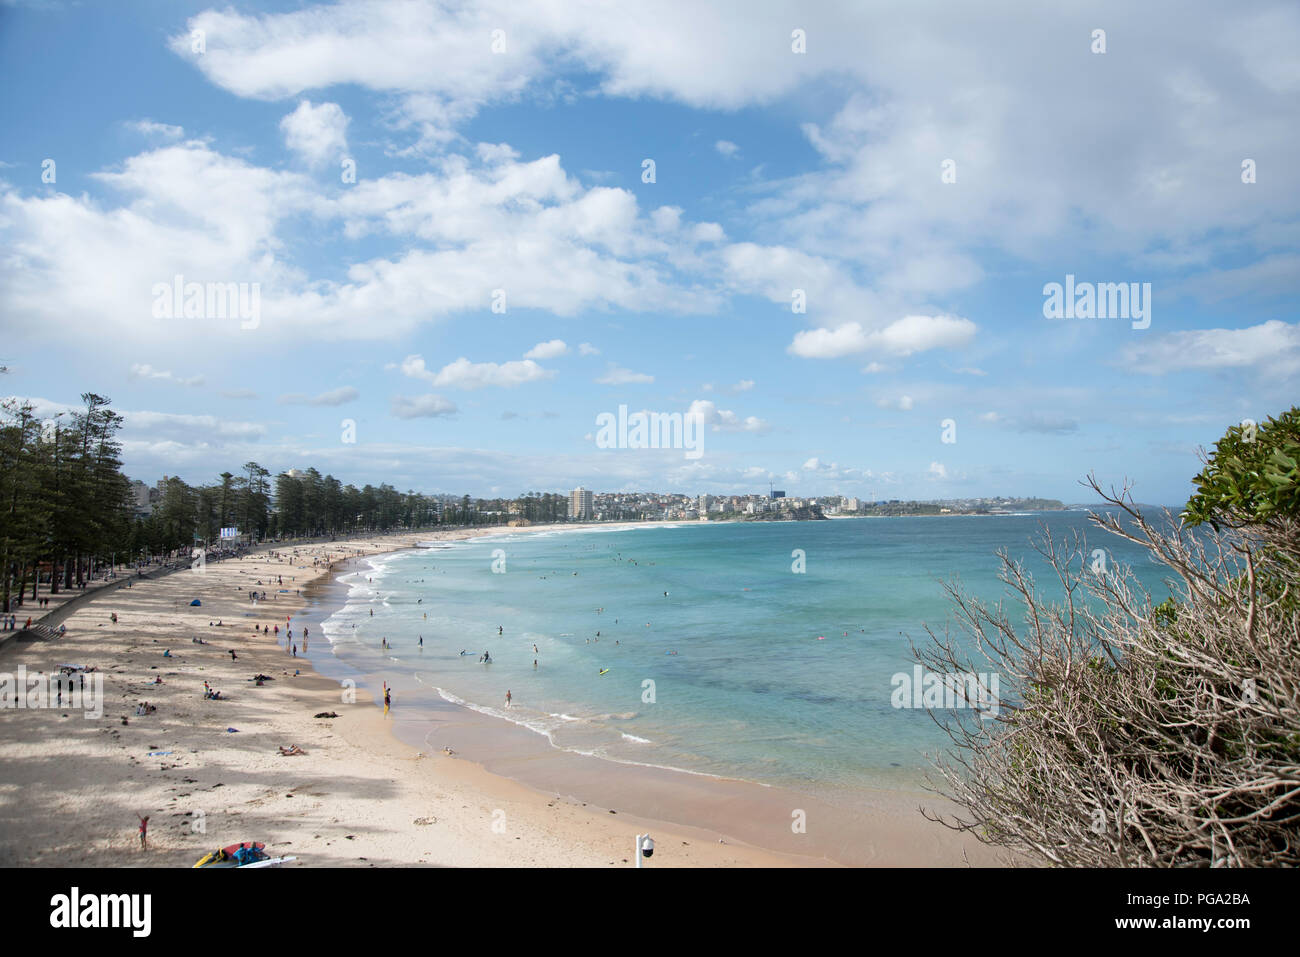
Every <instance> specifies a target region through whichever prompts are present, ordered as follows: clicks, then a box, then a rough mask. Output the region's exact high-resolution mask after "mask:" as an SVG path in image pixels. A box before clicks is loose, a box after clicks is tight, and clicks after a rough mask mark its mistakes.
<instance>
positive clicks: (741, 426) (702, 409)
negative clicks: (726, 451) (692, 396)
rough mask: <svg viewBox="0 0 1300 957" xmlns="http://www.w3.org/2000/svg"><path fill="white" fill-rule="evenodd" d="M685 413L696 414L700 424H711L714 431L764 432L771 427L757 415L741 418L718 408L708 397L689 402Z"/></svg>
mask: <svg viewBox="0 0 1300 957" xmlns="http://www.w3.org/2000/svg"><path fill="white" fill-rule="evenodd" d="M687 414H688V415H693V416H696V417H697V418H698V419H699V421H700V424H701V425H707V426H712V428H713V431H715V432H766V431H768V430H769V429H770V428H771V426H770V425H768V423H766V422H764V421H763V420H762V419H760V418H758V417H757V416H754V415H749V416H745V417H744V418H742V417H741V416H739V415H737V414H736V413H735V412H731V411H728V410H727V409H719V408H718V406H717V404H716V403H714V402H711V401H710V400H708V399H696V400H695V401H694V402H692V403H691V407H690V409H689V410H687Z"/></svg>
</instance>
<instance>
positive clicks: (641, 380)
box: [596, 362, 655, 385]
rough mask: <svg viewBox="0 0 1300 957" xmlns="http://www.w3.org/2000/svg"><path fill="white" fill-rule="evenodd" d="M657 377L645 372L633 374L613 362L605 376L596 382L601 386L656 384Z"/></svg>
mask: <svg viewBox="0 0 1300 957" xmlns="http://www.w3.org/2000/svg"><path fill="white" fill-rule="evenodd" d="M654 380H655V377H654V376H652V375H647V374H645V373H644V372H633V371H632V370H631V369H624V368H623V367H622V366H620V365H617V364H615V363H613V362H611V363H609V365H608V366H607V367H606V368H605V374H604V375H603V376H601V377H600V378H599V379H597V380H596V382H597V384H599V385H630V384H645V383H649V382H654Z"/></svg>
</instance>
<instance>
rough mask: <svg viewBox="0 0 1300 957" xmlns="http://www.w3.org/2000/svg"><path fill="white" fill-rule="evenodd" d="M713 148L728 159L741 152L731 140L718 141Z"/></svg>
mask: <svg viewBox="0 0 1300 957" xmlns="http://www.w3.org/2000/svg"><path fill="white" fill-rule="evenodd" d="M713 148H714V149H715V150H717V151H718V152H719V153H721V154H722V155H723V156H725V157H727V158H728V159H731V157H733V156H735V155H736V154H737V153H739V152H740V147H739V146H737V145H736V144H735V143H733V142H731V141H730V140H718V141H717V142H716V143H714V144H713Z"/></svg>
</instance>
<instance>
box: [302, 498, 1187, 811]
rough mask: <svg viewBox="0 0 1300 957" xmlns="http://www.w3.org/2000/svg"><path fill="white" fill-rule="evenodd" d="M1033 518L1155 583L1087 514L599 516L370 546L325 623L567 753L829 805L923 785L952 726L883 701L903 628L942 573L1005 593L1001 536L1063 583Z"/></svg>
mask: <svg viewBox="0 0 1300 957" xmlns="http://www.w3.org/2000/svg"><path fill="white" fill-rule="evenodd" d="M1041 523H1046V524H1047V526H1048V527H1049V528H1050V529H1051V531H1052V533H1053V535H1054V536H1056V537H1058V538H1059V537H1060V536H1062V535H1063V534H1067V533H1069V532H1070V531H1072V530H1079V531H1083V532H1085V533H1088V538H1089V546H1088V549H1089V553H1091V550H1092V549H1093V548H1096V547H1104V548H1105V549H1106V550H1107V553H1108V560H1109V561H1111V562H1116V561H1119V562H1125V563H1131V564H1132V565H1133V566H1134V570H1135V571H1136V572H1137V573H1138V574H1139V576H1140V577H1142V578H1143V580H1144V581H1146V583H1147V585H1148V587H1153V588H1159V579H1160V575H1159V574H1158V573H1159V571H1160V569H1158V568H1157V567H1155V566H1153V565H1151V564H1150V563H1149V562H1148V561H1147V559H1146V553H1145V552H1142V551H1140V550H1139V549H1137V548H1135V547H1134V546H1132V545H1130V544H1129V543H1127V542H1124V541H1122V540H1119V539H1116V538H1114V537H1112V536H1107V535H1105V534H1104V533H1102V532H1100V531H1098V530H1096V529H1092V528H1091V527H1090V526H1088V524H1087V522H1086V517H1085V516H1084V515H1083V514H1082V513H1077V512H1066V513H1060V512H1058V513H1044V514H1038V515H1025V516H993V517H944V518H890V519H862V520H840V521H829V522H790V523H746V524H729V523H728V524H723V523H712V524H710V523H691V524H686V525H680V526H664V525H657V524H656V525H648V526H646V527H644V528H634V529H627V530H608V529H600V528H599V527H594V528H592V529H590V530H584V531H580V532H574V531H567V530H566V531H563V532H559V531H557V532H528V533H523V534H506V535H502V536H499V537H496V536H494V537H491V538H486V539H476V540H473V541H469V542H463V543H437V545H436V546H435V547H431V548H426V549H419V550H416V551H410V552H401V553H395V554H392V555H387V556H380V557H378V558H373V559H368V560H366V562H365V563H363V565H362V569H361V570H360V571H358V572H354V573H351V574H349V575H345V576H344V577H343V581H344V582H345V583H347V585H348V587H349V594H348V600H347V602H346V604H345V605H344V607H343V608H342V609H341V610H339V611H337V612H335V613H334V614H333V615H331V616H330V617H329V618H328V619H327V620H326V622H325V623H324V631H325V634H326V636H327V637H329V639H330V640H331V642H332V644H333V649H334V651H335V653H336V654H337V655H338V656H339V657H340V658H341V659H342V660H343V661H344V662H346V663H348V664H350V665H351V666H352V667H354V668H356V669H358V670H359V671H360V672H362V673H365V674H377V675H387V676H389V680H390V681H397V682H401V683H403V684H405V685H406V686H408V687H413V688H425V689H429V693H430V695H432V694H436V695H438V696H440V697H441V699H442V700H444V701H449V702H452V703H455V704H458V705H463V706H465V707H469V708H472V709H474V710H477V711H480V712H483V713H486V714H491V715H495V716H499V717H503V718H505V719H507V720H510V721H513V722H515V723H517V724H520V725H522V726H524V727H527V728H529V729H531V730H533V731H535V732H536V733H538V734H540V735H545V736H546V738H547V739H548V740H549V741H550V742H551V743H552V744H553V745H554V746H555V747H557V748H562V749H565V750H570V751H574V752H577V753H583V754H592V755H596V756H599V757H604V758H608V759H612V760H617V761H624V762H632V763H640V764H648V765H653V766H662V767H672V768H677V769H682V770H686V771H692V772H697V773H704V774H711V775H719V776H723V777H734V778H742V779H746V780H751V781H757V782H760V783H766V784H773V785H780V786H788V787H797V788H799V789H800V790H802V791H805V792H811V793H814V794H820V795H823V796H827V797H831V796H833V795H835V794H836V793H843V792H845V791H853V790H855V789H859V788H864V787H872V788H880V787H884V788H891V787H896V788H909V789H910V788H914V787H915V786H916V785H917V783H918V782H919V780H920V778H921V776H922V773H923V772H924V770H925V769H926V768H927V767H928V766H929V763H930V762H929V760H928V759H927V757H926V755H927V754H934V753H936V752H937V751H939V750H940V749H942V748H943V747H944V745H945V742H946V740H947V739H946V737H945V736H944V735H943V733H942V732H941V731H940V730H939V729H938V728H937V727H936V726H935V724H934V722H933V721H932V720H931V718H930V716H929V714H928V712H927V711H926V710H924V709H911V708H896V707H894V706H893V702H892V701H891V697H892V695H893V691H894V684H893V683H892V679H893V677H894V676H895V675H896V674H899V673H904V674H907V675H911V674H912V669H913V665H914V664H915V662H914V660H913V658H912V656H911V652H910V647H909V641H908V638H909V636H910V637H911V638H912V639H913V640H915V641H916V642H917V644H918V645H919V644H922V643H923V641H924V640H925V634H924V630H923V625H924V624H926V623H928V624H930V625H932V626H935V627H936V629H938V628H941V627H942V625H943V624H944V622H945V620H946V619H947V618H948V616H949V614H950V605H949V604H948V601H947V599H946V597H945V595H944V594H943V591H942V589H941V586H940V582H941V581H945V580H950V579H952V578H957V579H959V580H960V581H961V583H962V585H963V587H964V588H965V589H966V590H968V591H969V592H971V593H973V594H975V595H978V596H980V597H982V598H985V599H988V600H997V599H998V598H1000V597H1003V596H1004V595H1005V590H1004V588H1003V586H1002V585H1001V584H1000V583H999V582H998V581H997V572H998V568H999V565H998V560H997V557H996V552H997V550H998V549H999V548H1006V549H1007V550H1009V551H1010V552H1011V553H1012V555H1013V556H1016V557H1022V558H1024V559H1025V560H1026V561H1027V562H1028V563H1029V566H1030V568H1031V569H1033V570H1035V571H1036V572H1037V574H1038V577H1039V580H1040V583H1041V584H1042V585H1043V586H1044V591H1046V592H1047V593H1049V594H1050V593H1051V592H1052V587H1051V586H1052V584H1053V583H1052V582H1050V581H1049V580H1048V576H1047V575H1045V574H1044V573H1045V572H1046V571H1047V569H1046V566H1045V565H1044V564H1043V563H1042V562H1041V560H1038V559H1037V556H1035V555H1033V553H1032V552H1031V550H1030V548H1029V546H1028V542H1029V540H1030V538H1032V537H1034V536H1036V535H1037V534H1039V532H1040V529H1039V525H1040V524H1041ZM799 552H802V568H803V571H802V572H800V571H797V570H796V569H797V568H799V567H800V555H799ZM494 568H495V569H496V570H495V571H494ZM1161 596H1163V589H1161ZM372 610H373V612H374V614H373V616H372V615H371V614H370V612H371V611H372ZM499 627H500V628H501V629H502V633H501V634H498V628H499ZM421 638H422V639H423V648H422V649H421V648H420V645H419V640H420V639H421ZM383 639H386V640H387V641H388V642H389V643H390V646H391V647H389V648H387V649H385V648H383V647H381V643H382V640H383ZM534 646H535V647H536V649H537V650H536V652H534V650H533V649H534ZM462 650H463V651H465V652H467V654H465V655H461V654H460V652H461V651H462ZM484 652H490V653H491V657H492V662H491V664H485V663H481V662H480V656H482V655H483V654H484ZM534 660H536V662H537V667H536V668H534V665H533V662H534ZM606 669H607V670H606ZM602 670H605V673H604V674H603V675H602V674H601V671H602ZM399 687H400V685H399ZM507 690H509V691H510V692H511V695H512V699H513V700H512V702H511V705H510V707H509V708H507V707H506V706H505V694H506V691H507ZM421 697H423V695H419V694H415V695H408V696H403V703H406V702H407V701H410V702H411V703H412V704H413V705H414V706H415V707H419V706H420V705H419V699H420V698H421Z"/></svg>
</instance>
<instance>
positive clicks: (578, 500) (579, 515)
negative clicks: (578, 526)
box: [569, 485, 596, 522]
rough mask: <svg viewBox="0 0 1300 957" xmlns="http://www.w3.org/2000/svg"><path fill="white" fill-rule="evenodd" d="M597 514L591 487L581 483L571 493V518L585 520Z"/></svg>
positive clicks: (578, 520) (579, 520)
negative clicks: (584, 486) (585, 486)
mask: <svg viewBox="0 0 1300 957" xmlns="http://www.w3.org/2000/svg"><path fill="white" fill-rule="evenodd" d="M595 514H596V509H595V505H594V502H593V498H592V493H591V490H590V489H585V488H583V487H582V486H581V485H579V486H578V487H577V488H575V489H574V490H573V491H572V492H570V493H569V518H571V519H573V520H574V521H577V522H584V521H588V520H590V519H592V518H594V517H595Z"/></svg>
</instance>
